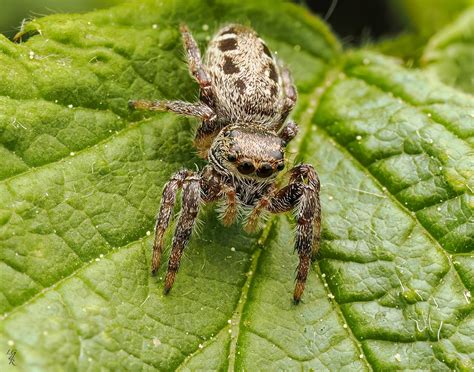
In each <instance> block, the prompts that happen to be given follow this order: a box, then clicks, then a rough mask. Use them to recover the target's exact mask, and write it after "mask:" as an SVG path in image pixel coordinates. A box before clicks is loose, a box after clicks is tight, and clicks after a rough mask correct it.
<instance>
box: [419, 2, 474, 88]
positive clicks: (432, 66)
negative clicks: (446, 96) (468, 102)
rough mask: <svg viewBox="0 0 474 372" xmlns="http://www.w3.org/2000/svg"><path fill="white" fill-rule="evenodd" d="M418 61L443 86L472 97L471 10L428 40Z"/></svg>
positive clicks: (473, 28) (473, 30)
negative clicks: (450, 86) (437, 78)
mask: <svg viewBox="0 0 474 372" xmlns="http://www.w3.org/2000/svg"><path fill="white" fill-rule="evenodd" d="M421 62H422V64H423V65H425V69H426V70H427V71H429V72H430V73H433V74H434V75H435V76H438V77H439V78H440V79H441V80H442V81H443V82H444V83H446V84H449V85H452V86H454V87H456V88H459V89H461V90H463V91H465V92H467V93H471V94H474V7H472V8H470V9H468V10H466V11H465V12H464V13H462V15H461V16H460V17H459V18H458V19H457V20H456V21H455V22H454V23H452V24H450V25H448V26H447V27H445V28H444V29H443V30H441V31H440V32H438V33H437V34H436V35H434V36H433V37H432V38H431V39H430V41H429V43H428V45H427V47H426V49H425V51H424V53H423V57H422V60H421Z"/></svg>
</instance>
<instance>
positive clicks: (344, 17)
mask: <svg viewBox="0 0 474 372" xmlns="http://www.w3.org/2000/svg"><path fill="white" fill-rule="evenodd" d="M294 2H295V3H297V4H300V5H303V6H306V7H307V8H308V9H310V10H311V11H312V12H313V13H316V14H318V15H319V16H320V17H321V18H323V19H325V20H326V22H327V23H329V24H330V25H331V27H332V29H333V31H334V32H335V33H336V34H337V35H338V36H339V38H340V39H341V40H342V41H343V43H348V44H360V43H364V42H367V41H369V40H375V39H380V38H381V37H389V36H394V35H396V34H397V33H399V32H400V31H402V29H403V22H402V20H401V19H400V18H399V15H398V12H396V11H395V9H394V7H393V4H392V2H391V1H387V0H306V1H303V0H299V1H298V0H297V1H294Z"/></svg>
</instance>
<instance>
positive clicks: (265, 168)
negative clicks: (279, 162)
mask: <svg viewBox="0 0 474 372" xmlns="http://www.w3.org/2000/svg"><path fill="white" fill-rule="evenodd" d="M272 173H273V168H272V166H271V165H270V164H268V163H267V164H262V166H261V167H260V168H258V169H257V176H259V177H262V178H265V177H269V176H271V175H272Z"/></svg>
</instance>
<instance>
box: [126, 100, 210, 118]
mask: <svg viewBox="0 0 474 372" xmlns="http://www.w3.org/2000/svg"><path fill="white" fill-rule="evenodd" d="M128 104H129V106H130V107H131V108H132V109H135V110H148V111H171V112H174V113H176V114H180V115H185V116H196V117H198V118H201V119H202V120H210V119H212V118H214V117H215V113H214V111H213V110H212V109H211V108H210V107H209V106H207V105H206V104H204V103H201V102H199V103H190V102H183V101H167V100H163V101H146V100H136V101H133V100H132V101H129V103H128Z"/></svg>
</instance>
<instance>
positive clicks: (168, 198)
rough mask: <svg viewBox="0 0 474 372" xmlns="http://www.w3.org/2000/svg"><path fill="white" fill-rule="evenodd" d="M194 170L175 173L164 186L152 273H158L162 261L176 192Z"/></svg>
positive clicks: (156, 230)
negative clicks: (165, 237) (165, 236)
mask: <svg viewBox="0 0 474 372" xmlns="http://www.w3.org/2000/svg"><path fill="white" fill-rule="evenodd" d="M191 174H192V172H190V171H188V170H181V171H179V172H177V173H175V174H174V175H173V176H172V177H171V179H170V180H169V181H168V182H167V183H166V185H165V187H164V188H163V193H162V197H161V206H160V211H159V212H158V216H157V218H156V224H155V241H154V243H153V257H152V260H151V273H152V274H156V272H157V271H158V268H159V267H160V263H161V254H162V252H163V238H164V235H165V232H166V230H167V228H168V226H169V223H170V220H171V216H172V214H173V208H174V204H175V201H176V194H177V193H178V191H179V189H181V188H182V187H183V183H184V180H185V179H186V177H188V176H190V175H191Z"/></svg>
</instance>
